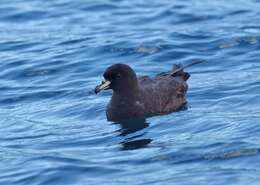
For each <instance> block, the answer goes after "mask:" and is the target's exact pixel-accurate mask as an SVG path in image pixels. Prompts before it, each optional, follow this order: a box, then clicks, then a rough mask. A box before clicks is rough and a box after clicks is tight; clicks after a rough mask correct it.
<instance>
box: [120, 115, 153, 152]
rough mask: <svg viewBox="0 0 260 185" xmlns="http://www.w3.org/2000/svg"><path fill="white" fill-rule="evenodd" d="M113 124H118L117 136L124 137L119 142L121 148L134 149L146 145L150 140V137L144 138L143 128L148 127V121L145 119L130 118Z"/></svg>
mask: <svg viewBox="0 0 260 185" xmlns="http://www.w3.org/2000/svg"><path fill="white" fill-rule="evenodd" d="M115 124H119V125H120V127H121V128H120V129H119V130H117V131H116V132H119V136H124V137H125V139H124V141H122V142H121V143H120V144H121V145H122V150H134V149H139V148H144V147H146V146H147V145H148V144H149V143H151V142H152V139H150V138H145V136H146V131H145V130H144V129H145V128H147V127H149V123H147V122H146V119H145V118H143V119H131V120H126V121H121V122H116V123H115Z"/></svg>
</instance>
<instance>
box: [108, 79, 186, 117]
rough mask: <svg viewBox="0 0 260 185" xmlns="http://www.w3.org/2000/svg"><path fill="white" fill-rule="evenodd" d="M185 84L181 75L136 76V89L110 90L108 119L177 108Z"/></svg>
mask: <svg viewBox="0 0 260 185" xmlns="http://www.w3.org/2000/svg"><path fill="white" fill-rule="evenodd" d="M187 89H188V85H187V83H186V82H185V80H184V79H182V77H179V76H177V77H172V76H156V77H148V76H145V77H139V78H138V90H137V91H134V92H131V90H129V94H127V95H123V96H122V95H121V94H120V93H119V94H118V93H115V92H114V93H113V95H112V98H111V100H110V102H109V104H108V105H107V109H106V114H107V118H108V120H111V121H118V120H122V119H131V118H140V117H147V116H153V115H158V114H165V113H169V112H174V111H177V110H180V109H181V108H182V107H183V105H184V104H185V103H186V98H185V95H186V91H187Z"/></svg>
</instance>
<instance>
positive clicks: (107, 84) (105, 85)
mask: <svg viewBox="0 0 260 185" xmlns="http://www.w3.org/2000/svg"><path fill="white" fill-rule="evenodd" d="M110 84H111V82H110V81H108V80H105V81H102V83H101V84H100V85H98V86H96V88H95V93H96V94H97V93H99V92H100V91H102V90H106V89H108V88H109V87H110Z"/></svg>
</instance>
